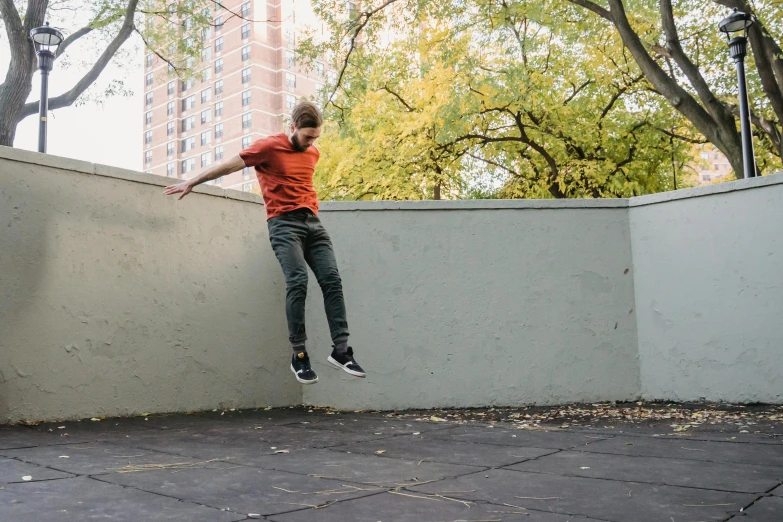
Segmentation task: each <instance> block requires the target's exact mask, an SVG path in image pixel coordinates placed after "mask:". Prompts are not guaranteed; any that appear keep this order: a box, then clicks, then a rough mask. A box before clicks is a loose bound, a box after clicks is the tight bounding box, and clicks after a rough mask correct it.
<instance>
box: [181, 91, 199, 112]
mask: <svg viewBox="0 0 783 522" xmlns="http://www.w3.org/2000/svg"><path fill="white" fill-rule="evenodd" d="M195 106H196V95H195V94H191V95H190V96H188V97H187V98H183V99H182V110H183V111H186V110H188V109H192V108H193V107H195Z"/></svg>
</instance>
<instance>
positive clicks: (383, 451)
mask: <svg viewBox="0 0 783 522" xmlns="http://www.w3.org/2000/svg"><path fill="white" fill-rule="evenodd" d="M384 453H386V450H378V451H376V452H375V454H376V455H383V454H384Z"/></svg>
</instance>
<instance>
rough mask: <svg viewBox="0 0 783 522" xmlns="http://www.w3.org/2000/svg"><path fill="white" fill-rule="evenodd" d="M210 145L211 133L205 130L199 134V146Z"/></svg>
mask: <svg viewBox="0 0 783 522" xmlns="http://www.w3.org/2000/svg"><path fill="white" fill-rule="evenodd" d="M210 143H212V131H211V130H205V131H204V132H202V133H201V145H202V146H204V145H209V144H210Z"/></svg>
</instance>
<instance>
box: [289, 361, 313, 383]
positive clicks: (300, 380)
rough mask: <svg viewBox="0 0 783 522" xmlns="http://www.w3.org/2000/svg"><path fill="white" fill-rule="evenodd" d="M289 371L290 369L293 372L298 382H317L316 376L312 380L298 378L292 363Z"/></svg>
mask: <svg viewBox="0 0 783 522" xmlns="http://www.w3.org/2000/svg"><path fill="white" fill-rule="evenodd" d="M291 371H292V372H294V377H296V380H297V381H299V382H301V383H302V384H315V383H317V382H318V377H316V378H315V379H313V380H312V381H306V380H304V379H300V378H299V374H297V373H296V370H294V365H293V364H292V365H291Z"/></svg>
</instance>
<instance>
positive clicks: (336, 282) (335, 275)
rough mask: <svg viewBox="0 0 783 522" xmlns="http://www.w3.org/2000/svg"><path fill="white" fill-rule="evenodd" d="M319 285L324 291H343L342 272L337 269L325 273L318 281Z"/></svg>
mask: <svg viewBox="0 0 783 522" xmlns="http://www.w3.org/2000/svg"><path fill="white" fill-rule="evenodd" d="M318 284H319V285H320V286H321V289H322V290H324V291H330V290H331V291H335V290H342V287H343V286H342V280H341V279H340V272H339V271H338V270H337V268H336V267H335V268H331V269H329V270H326V271H324V272H323V273H322V274H321V277H320V278H319V279H318Z"/></svg>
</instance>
